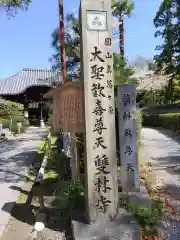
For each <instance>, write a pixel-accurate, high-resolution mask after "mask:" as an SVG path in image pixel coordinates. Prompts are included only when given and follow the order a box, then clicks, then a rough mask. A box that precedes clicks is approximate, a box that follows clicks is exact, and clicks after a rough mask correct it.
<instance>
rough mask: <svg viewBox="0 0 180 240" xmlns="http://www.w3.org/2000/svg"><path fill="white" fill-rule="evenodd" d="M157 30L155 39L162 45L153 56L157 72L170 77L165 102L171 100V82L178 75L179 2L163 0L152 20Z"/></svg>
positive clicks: (179, 62)
mask: <svg viewBox="0 0 180 240" xmlns="http://www.w3.org/2000/svg"><path fill="white" fill-rule="evenodd" d="M154 25H155V27H156V28H157V29H158V30H157V31H156V33H155V37H161V38H162V39H163V44H162V45H158V46H157V47H156V50H157V51H158V54H157V55H156V56H155V62H156V64H157V70H158V71H160V70H163V72H164V74H168V75H170V76H171V77H170V80H169V83H168V87H167V88H166V99H167V102H169V101H170V102H172V99H173V85H174V83H173V81H174V80H175V79H177V76H179V75H180V1H179V0H163V2H162V3H161V5H160V7H159V10H158V11H157V13H156V16H155V18H154Z"/></svg>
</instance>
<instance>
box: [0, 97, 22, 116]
mask: <svg viewBox="0 0 180 240" xmlns="http://www.w3.org/2000/svg"><path fill="white" fill-rule="evenodd" d="M23 110H24V106H23V105H22V104H19V103H16V102H12V101H8V100H3V99H1V101H0V118H3V119H4V118H6V119H8V118H9V116H19V115H22V114H23Z"/></svg>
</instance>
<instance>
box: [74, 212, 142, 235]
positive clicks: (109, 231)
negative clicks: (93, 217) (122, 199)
mask: <svg viewBox="0 0 180 240" xmlns="http://www.w3.org/2000/svg"><path fill="white" fill-rule="evenodd" d="M76 217H77V216H76ZM72 226H73V235H74V239H75V240H81V239H86V240H92V239H93V240H102V239H112V240H118V239H121V240H139V239H141V230H140V225H139V224H138V222H137V221H136V220H135V218H134V216H133V214H131V213H129V212H127V211H126V210H125V209H123V208H120V209H119V214H118V215H117V216H116V218H115V219H110V218H109V216H107V215H104V216H102V218H100V219H98V220H97V221H96V222H95V223H92V224H87V223H84V222H83V221H82V219H81V221H77V220H74V221H72Z"/></svg>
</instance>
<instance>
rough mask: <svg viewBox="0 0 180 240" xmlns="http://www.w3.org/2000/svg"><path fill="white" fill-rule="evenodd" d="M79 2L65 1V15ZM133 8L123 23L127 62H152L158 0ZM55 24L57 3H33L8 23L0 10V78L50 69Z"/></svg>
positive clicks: (54, 0) (142, 1)
mask: <svg viewBox="0 0 180 240" xmlns="http://www.w3.org/2000/svg"><path fill="white" fill-rule="evenodd" d="M79 1H80V0H69V1H67V0H66V1H65V0H64V15H65V14H66V13H67V12H72V11H74V10H78V8H79ZM67 2H68V3H67ZM135 5H136V7H135V10H134V16H132V18H131V19H127V20H126V21H125V54H126V56H127V57H128V59H129V61H131V60H132V59H134V58H136V56H143V57H145V58H152V57H153V55H154V53H155V51H154V49H155V47H156V45H157V44H159V42H160V40H158V39H156V38H154V33H155V28H154V26H153V18H154V16H155V13H156V11H157V9H158V7H159V5H160V0H135ZM58 24H59V17H58V0H33V1H32V4H31V5H30V7H29V9H28V11H25V12H23V11H20V12H18V13H17V15H16V16H15V17H13V18H10V19H8V17H7V15H6V13H5V11H3V10H2V9H0V78H3V77H9V76H10V75H13V74H16V73H17V72H18V71H20V70H21V69H22V68H51V63H50V62H49V58H50V57H51V56H52V53H53V49H52V47H51V33H52V31H53V29H54V28H56V27H57V26H58ZM117 50H118V48H117Z"/></svg>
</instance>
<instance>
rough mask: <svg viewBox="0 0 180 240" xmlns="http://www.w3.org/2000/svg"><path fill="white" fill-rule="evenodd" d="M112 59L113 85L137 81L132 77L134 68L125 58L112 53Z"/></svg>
mask: <svg viewBox="0 0 180 240" xmlns="http://www.w3.org/2000/svg"><path fill="white" fill-rule="evenodd" d="M113 60H114V61H113V69H114V82H115V85H117V86H118V85H121V84H126V83H137V79H136V78H133V77H132V76H133V74H134V70H133V68H131V67H129V66H128V64H127V60H125V59H124V58H122V57H121V56H120V54H118V53H115V54H114V59H113Z"/></svg>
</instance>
